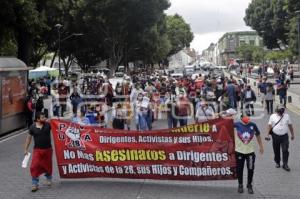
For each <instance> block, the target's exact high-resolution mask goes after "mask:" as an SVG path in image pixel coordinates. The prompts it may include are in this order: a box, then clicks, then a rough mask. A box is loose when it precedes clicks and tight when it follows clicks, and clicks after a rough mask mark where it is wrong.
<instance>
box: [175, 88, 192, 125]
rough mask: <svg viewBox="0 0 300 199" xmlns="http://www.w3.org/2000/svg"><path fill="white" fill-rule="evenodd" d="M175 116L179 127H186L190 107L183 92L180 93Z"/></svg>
mask: <svg viewBox="0 0 300 199" xmlns="http://www.w3.org/2000/svg"><path fill="white" fill-rule="evenodd" d="M176 109H177V114H176V116H177V117H178V120H179V124H180V126H186V125H187V120H188V117H189V116H190V115H191V106H190V102H189V100H188V99H187V97H186V96H185V95H184V92H182V91H180V94H179V96H178V101H177V104H176Z"/></svg>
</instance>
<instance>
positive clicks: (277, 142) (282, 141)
mask: <svg viewBox="0 0 300 199" xmlns="http://www.w3.org/2000/svg"><path fill="white" fill-rule="evenodd" d="M272 140H273V150H274V161H275V163H277V164H280V160H281V158H280V148H281V150H282V162H283V164H287V163H288V160H289V136H288V134H285V135H281V136H280V135H276V134H274V133H273V134H272Z"/></svg>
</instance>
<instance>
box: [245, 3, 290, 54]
mask: <svg viewBox="0 0 300 199" xmlns="http://www.w3.org/2000/svg"><path fill="white" fill-rule="evenodd" d="M288 19H289V15H288V13H287V10H286V1H279V0H269V1H265V0H253V1H252V2H251V3H250V4H249V7H248V8H247V9H246V16H245V18H244V21H245V22H246V25H248V26H250V27H251V28H253V29H254V30H256V31H257V32H258V34H259V35H260V36H262V37H263V40H264V44H265V45H266V46H267V47H268V48H269V49H275V48H281V45H284V46H287V44H288V38H287V35H286V32H287V31H286V26H287V24H288Z"/></svg>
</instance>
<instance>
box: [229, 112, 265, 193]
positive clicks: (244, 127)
mask: <svg viewBox="0 0 300 199" xmlns="http://www.w3.org/2000/svg"><path fill="white" fill-rule="evenodd" d="M234 128H235V129H236V132H235V145H236V146H235V152H236V163H237V176H238V183H239V185H238V193H243V192H244V188H243V171H244V164H245V161H246V163H247V169H248V183H247V188H248V193H249V194H253V193H254V191H253V186H252V182H253V175H254V163H255V157H256V156H255V153H254V151H255V149H254V146H255V145H254V135H255V137H256V139H257V142H258V146H259V152H260V153H261V154H263V153H264V148H263V144H262V141H261V137H260V131H259V129H258V128H257V126H256V124H255V123H253V122H251V121H250V118H249V117H248V116H242V118H241V121H239V122H236V123H235V124H234Z"/></svg>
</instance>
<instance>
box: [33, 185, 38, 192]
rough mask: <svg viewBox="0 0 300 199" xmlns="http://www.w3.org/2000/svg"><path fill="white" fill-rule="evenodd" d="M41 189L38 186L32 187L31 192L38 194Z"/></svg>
mask: <svg viewBox="0 0 300 199" xmlns="http://www.w3.org/2000/svg"><path fill="white" fill-rule="evenodd" d="M38 189H39V186H38V185H32V187H31V192H36V191H37V190H38Z"/></svg>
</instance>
